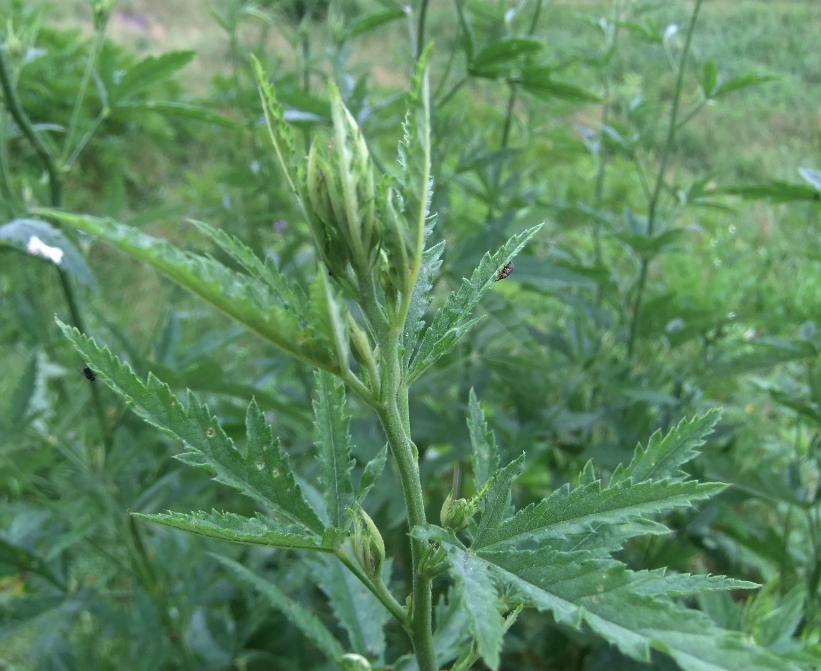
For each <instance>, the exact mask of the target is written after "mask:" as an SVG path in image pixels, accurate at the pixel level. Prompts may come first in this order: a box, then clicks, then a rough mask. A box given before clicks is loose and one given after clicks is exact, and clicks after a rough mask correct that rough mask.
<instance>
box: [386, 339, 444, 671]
mask: <svg viewBox="0 0 821 671" xmlns="http://www.w3.org/2000/svg"><path fill="white" fill-rule="evenodd" d="M393 340H394V342H396V341H397V338H393ZM391 349H392V351H393V352H394V353H395V354H396V355H397V356H396V366H395V367H396V369H397V372H398V370H399V359H398V348H397V347H396V346H395V345H394V346H392V347H391ZM387 377H389V378H392V380H396V381H398V375H388V376H387ZM396 389H397V387H394V390H396ZM378 414H379V419H380V421H381V422H382V427H383V428H384V429H385V433H386V434H387V437H388V442H389V443H390V446H391V451H392V452H393V456H394V459H396V464H397V467H398V470H399V478H400V480H401V482H402V490H403V493H404V495H405V506H406V507H407V512H408V526H409V527H410V528H411V529H412V528H413V527H416V526H422V525H424V524H425V523H426V521H427V520H426V518H425V505H424V500H423V495H422V481H421V479H420V478H419V464H418V462H417V456H416V455H417V452H416V447H415V445H413V443H412V441H411V439H410V436H408V435H407V434H406V432H405V427H404V425H403V421H402V416H401V413H400V411H399V405H398V402H397V399H396V398H395V397H394V398H393V399H392V400H391V401H390V402H389V403H388V405H387V408H385V409H384V410H381V411H380V412H379V413H378ZM425 549H426V544H425V543H424V542H423V541H419V540H416V539H415V538H411V563H412V567H411V570H412V573H413V585H412V594H413V596H412V605H411V617H410V635H411V640H412V641H413V650H414V653H415V655H416V661H417V664H418V665H419V669H420V671H436V670H437V666H436V655H435V653H434V649H433V629H432V622H431V609H432V606H433V598H432V594H431V582H432V581H431V579H430V578H429V577H427V576H425V575H423V574H422V572H421V571H420V570H419V569H420V566H419V564H420V561H421V559H422V557H423V555H424V553H425Z"/></svg>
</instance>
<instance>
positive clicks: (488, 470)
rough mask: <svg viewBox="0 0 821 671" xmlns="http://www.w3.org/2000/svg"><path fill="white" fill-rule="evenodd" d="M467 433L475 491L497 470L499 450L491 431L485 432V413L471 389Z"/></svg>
mask: <svg viewBox="0 0 821 671" xmlns="http://www.w3.org/2000/svg"><path fill="white" fill-rule="evenodd" d="M468 404H469V407H468V432H469V433H470V443H471V445H472V447H473V478H474V480H475V482H476V489H477V490H478V489H481V487H482V485H484V484H485V483H486V482H487V481H488V479H489V478H490V476H491V474H492V473H495V472H496V471H497V470H498V468H499V448H498V447H496V437H495V436H494V435H493V431H488V430H487V422H485V413H484V411H483V410H482V408H481V406H480V405H479V401H478V400H477V399H476V392H474V391H473V389H472V388H471V390H470V398H469V401H468Z"/></svg>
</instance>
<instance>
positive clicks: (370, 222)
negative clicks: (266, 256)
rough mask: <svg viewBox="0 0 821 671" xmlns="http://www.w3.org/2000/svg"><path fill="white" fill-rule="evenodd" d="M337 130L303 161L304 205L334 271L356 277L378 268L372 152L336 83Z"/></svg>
mask: <svg viewBox="0 0 821 671" xmlns="http://www.w3.org/2000/svg"><path fill="white" fill-rule="evenodd" d="M330 97H331V116H332V118H333V135H332V136H331V138H330V141H328V142H327V145H326V146H325V147H324V148H323V147H322V145H323V144H325V142H322V141H314V143H313V144H312V145H311V149H310V152H309V154H308V160H307V163H304V164H303V166H302V174H301V175H300V177H301V179H300V180H299V181H300V183H301V186H300V188H301V191H302V193H301V194H300V195H301V197H302V204H303V206H304V208H305V211H306V215H307V217H308V223H309V224H310V226H311V230H312V232H313V236H314V240H315V242H316V245H317V248H318V250H319V254H320V256H321V257H322V260H323V261H324V263H325V265H326V266H327V267H328V269H329V270H330V272H331V274H332V275H334V276H335V277H338V278H340V279H341V278H347V279H349V280H351V281H353V280H354V279H355V278H356V277H359V276H362V275H365V274H367V273H368V272H369V270H370V268H372V267H373V265H374V263H375V261H376V257H377V254H378V245H379V225H378V219H377V213H376V188H375V183H374V175H373V162H372V161H371V156H370V152H369V151H368V146H367V144H366V142H365V138H364V137H363V136H362V132H361V131H360V129H359V126H357V124H356V121H355V119H354V118H353V116H352V115H351V113H350V112H349V111H348V110H347V109H346V108H345V106H344V104H343V103H342V98H341V96H340V94H339V90H338V89H337V88H336V87H335V86H333V85H331V93H330Z"/></svg>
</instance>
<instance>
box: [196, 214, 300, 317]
mask: <svg viewBox="0 0 821 671" xmlns="http://www.w3.org/2000/svg"><path fill="white" fill-rule="evenodd" d="M190 221H191V223H192V224H194V226H196V227H197V230H199V231H200V232H201V233H204V234H205V235H206V236H208V237H209V238H210V239H211V242H213V243H214V244H215V245H217V247H219V248H220V249H221V250H222V251H223V252H225V253H226V254H227V255H228V256H230V257H231V258H232V259H234V261H236V262H237V263H239V264H240V265H241V266H242V267H243V268H245V270H246V271H247V272H248V274H249V275H251V276H252V277H254V278H256V279H257V280H259V281H260V282H262V283H263V284H266V285H268V286H269V287H270V288H271V290H272V291H273V292H274V293H275V294H276V295H277V296H278V297H279V299H280V300H281V301H282V304H283V305H284V306H286V307H289V308H291V309H292V310H294V311H295V312H296V313H297V314H298V315H299V316H300V317H303V318H304V317H305V316H306V315H307V313H308V301H307V298H306V297H305V294H304V293H303V292H302V290H301V289H300V288H299V287H298V286H293V285H292V284H291V283H290V282H288V280H286V279H285V277H284V276H283V275H282V273H280V272H279V269H278V268H277V267H276V266H275V265H274V262H273V261H272V260H271V259H270V258H267V259H265V260H264V261H263V260H262V259H260V258H259V257H258V256H257V255H256V254H255V253H254V250H252V249H251V248H250V247H248V246H247V245H246V244H245V243H243V242H242V241H241V240H240V239H239V238H237V237H236V236H233V235H230V234H228V233H226V232H225V231H223V230H221V229H218V228H214V227H212V226H209V225H208V224H206V223H204V222H202V221H196V220H193V219H192V220H190Z"/></svg>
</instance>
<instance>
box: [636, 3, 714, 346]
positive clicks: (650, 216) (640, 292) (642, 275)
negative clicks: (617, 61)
mask: <svg viewBox="0 0 821 671" xmlns="http://www.w3.org/2000/svg"><path fill="white" fill-rule="evenodd" d="M702 2H703V0H696V4H695V7H694V8H693V13H692V15H691V16H690V24H689V25H688V26H687V36H686V38H685V40H684V47H683V48H682V50H681V58H680V59H679V65H678V73H677V77H676V88H675V92H674V94H673V102H672V104H671V106H670V121H669V123H668V125H667V136H666V137H665V138H664V146H663V148H662V151H661V162H660V164H659V169H658V174H657V175H656V184H655V187H654V188H653V193H652V196H651V197H650V203H649V205H648V208H647V235H648V236H649V237H652V236H653V233H654V232H655V229H656V216H657V212H658V205H659V198H660V196H661V190H662V187H663V186H664V173H665V172H666V171H667V163H668V161H669V160H670V153H671V150H672V147H673V139H674V138H675V134H676V127H677V123H678V112H679V107H680V106H681V91H682V88H683V86H684V71H685V69H686V65H687V56H688V54H689V53H690V45H691V44H692V41H693V33H694V32H695V27H696V21H697V20H698V13H699V11H700V10H701V4H702ZM649 265H650V258H649V257H648V256H644V257H643V258H642V260H641V268H640V270H639V280H638V286H637V288H636V300H635V302H634V303H633V314H632V317H631V319H630V333H629V336H628V338H627V358H628V359H632V358H633V351H634V348H635V344H636V331H637V329H638V323H639V317H640V315H641V304H642V301H643V299H644V290H645V287H646V285H647V270H648V266H649Z"/></svg>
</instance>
